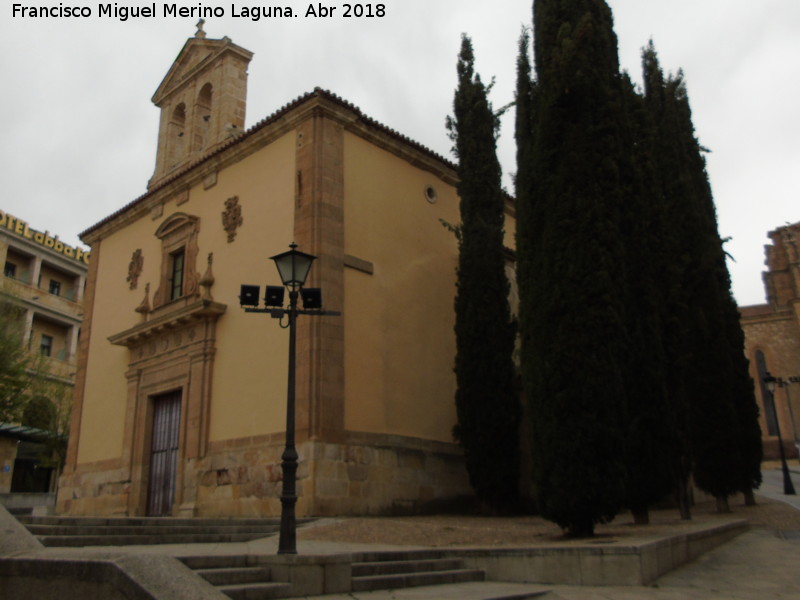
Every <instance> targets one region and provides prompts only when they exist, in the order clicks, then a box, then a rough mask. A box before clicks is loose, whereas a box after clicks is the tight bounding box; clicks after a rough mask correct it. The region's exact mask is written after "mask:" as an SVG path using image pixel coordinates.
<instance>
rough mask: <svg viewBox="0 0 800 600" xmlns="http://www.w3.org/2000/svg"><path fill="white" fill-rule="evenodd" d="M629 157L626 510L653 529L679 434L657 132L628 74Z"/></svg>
mask: <svg viewBox="0 0 800 600" xmlns="http://www.w3.org/2000/svg"><path fill="white" fill-rule="evenodd" d="M620 82H621V86H622V87H621V92H622V97H623V104H624V107H625V113H626V117H627V119H626V122H627V125H628V127H627V129H624V131H625V132H626V134H627V139H626V148H627V150H628V151H627V152H626V153H625V154H623V157H622V159H621V163H620V164H621V166H622V169H621V180H622V181H621V183H622V185H623V189H624V192H625V197H626V202H625V210H624V212H623V218H622V223H623V232H624V238H623V241H624V245H625V268H626V288H625V292H626V293H627V298H626V304H625V306H626V326H627V333H628V342H629V344H630V350H629V353H628V359H629V362H628V369H627V372H626V391H627V393H626V397H625V399H626V404H625V410H624V419H625V423H624V429H625V446H626V448H625V465H626V471H627V478H626V481H627V502H626V504H627V506H628V508H630V510H631V512H632V513H633V515H634V519H635V521H636V523H637V524H646V523H649V507H650V506H652V505H653V504H655V503H657V502H659V501H660V500H662V499H663V498H664V497H665V496H667V495H668V494H669V492H670V491H671V490H672V489H673V487H674V477H673V469H672V457H671V454H672V452H673V451H674V448H675V446H676V437H675V428H674V423H673V422H672V419H671V418H670V411H669V405H668V396H667V387H666V367H667V365H666V356H665V349H664V345H663V337H662V336H663V317H664V314H663V313H664V311H663V306H662V302H663V300H662V290H661V287H660V275H661V273H660V271H659V270H658V268H657V266H658V262H659V261H658V257H659V252H660V245H661V229H660V226H661V219H660V216H661V215H660V213H659V209H660V204H661V203H660V197H659V196H660V194H659V190H658V186H657V177H656V175H655V173H656V165H655V162H654V157H653V155H652V153H651V152H649V147H650V144H649V143H648V142H649V140H650V139H651V138H652V136H653V134H654V128H653V126H652V122H651V121H650V119H649V115H648V113H647V110H646V108H645V106H644V101H643V99H642V97H641V96H640V95H639V94H638V93H637V92H636V90H635V88H634V86H633V83H632V82H631V80H630V78H629V77H628V76H627V74H625V75H623V76H622V77H621V80H620Z"/></svg>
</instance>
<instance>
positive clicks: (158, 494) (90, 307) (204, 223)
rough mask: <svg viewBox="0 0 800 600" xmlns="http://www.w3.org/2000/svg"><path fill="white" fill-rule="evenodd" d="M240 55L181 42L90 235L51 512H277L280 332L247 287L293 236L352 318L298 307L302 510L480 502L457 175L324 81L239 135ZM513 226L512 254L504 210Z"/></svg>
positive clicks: (331, 302)
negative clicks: (463, 432)
mask: <svg viewBox="0 0 800 600" xmlns="http://www.w3.org/2000/svg"><path fill="white" fill-rule="evenodd" d="M250 58H251V53H250V52H248V51H247V50H245V49H243V48H241V47H239V46H237V45H236V44H234V43H232V42H231V40H230V39H228V38H223V39H206V38H205V34H203V32H202V31H198V34H197V35H196V36H195V37H193V38H191V39H189V40H188V42H187V43H186V44H185V45H184V47H183V49H182V50H181V52H180V53H179V54H178V56H177V58H176V59H175V62H174V64H173V65H172V67H171V68H170V69H169V72H168V73H167V75H166V77H165V78H164V80H163V82H162V83H161V84H160V85H159V86H158V90H157V91H156V93H155V95H154V96H153V101H154V102H155V103H156V105H157V106H159V107H160V109H161V121H160V128H159V137H158V148H157V153H156V167H155V172H154V175H153V177H152V179H151V181H150V184H149V188H148V191H147V193H146V194H144V195H143V196H141V197H139V198H137V199H135V200H133V201H132V202H130V203H129V204H127V205H125V206H124V207H122V208H121V209H120V210H119V211H117V212H115V213H114V214H112V215H110V216H108V217H107V218H105V219H103V220H102V221H101V222H99V223H97V224H95V225H93V226H92V227H90V228H89V229H88V230H86V231H85V232H83V234H82V236H81V237H82V239H83V241H85V242H86V243H87V244H89V245H91V248H92V261H91V266H90V271H89V277H88V284H87V310H86V314H87V319H86V322H85V325H84V333H83V336H82V337H81V344H80V349H79V364H78V380H77V383H76V398H75V406H74V412H73V421H72V427H71V437H70V446H69V451H68V456H67V465H66V468H65V473H64V476H63V477H62V479H61V486H60V489H59V498H58V509H59V511H60V512H66V513H71V514H76V515H78V514H121V515H125V514H127V515H143V514H150V515H167V514H171V515H188V516H191V515H197V516H213V515H225V516H242V515H270V514H273V515H274V514H278V513H279V512H280V503H279V496H280V484H281V467H280V462H281V458H280V457H281V453H282V452H283V447H284V431H285V423H286V377H287V360H288V358H287V357H288V337H287V333H286V331H285V330H283V329H281V328H280V327H279V322H278V321H277V320H273V319H270V318H269V316H267V315H258V314H249V313H245V312H244V311H243V310H242V309H241V308H240V306H239V298H238V295H239V291H240V285H241V284H259V285H260V286H261V287H262V291H263V286H264V284H272V285H275V284H280V280H279V279H278V274H277V271H276V269H275V265H274V264H273V263H272V261H270V260H269V257H270V256H271V255H275V254H279V253H281V252H284V251H286V250H287V247H288V245H289V243H291V242H293V241H294V242H296V243H297V244H298V246H299V250H300V251H303V252H306V253H310V254H313V255H315V256H317V257H318V259H317V260H316V262H315V263H314V266H313V268H312V270H311V275H310V280H309V285H310V286H313V287H319V288H321V290H322V294H323V303H324V307H325V308H326V309H328V310H332V311H340V312H341V313H342V315H341V316H323V317H303V316H301V317H300V318H299V319H298V333H297V349H298V352H297V356H298V359H297V360H298V363H297V378H296V385H297V446H298V452H299V454H300V463H299V471H298V496H299V498H298V504H297V511H298V514H299V515H326V514H327V515H332V514H340V515H341V514H378V513H387V512H392V511H409V510H415V509H418V508H420V507H423V506H425V505H428V504H432V503H436V502H443V501H447V500H449V499H452V498H456V497H460V496H463V495H467V494H470V493H471V490H470V487H469V485H468V479H467V474H466V470H465V469H464V466H463V459H462V453H461V450H460V448H459V447H458V446H457V445H456V444H455V443H454V442H453V437H452V428H453V425H454V424H455V418H456V415H455V405H454V393H455V376H454V374H453V365H454V357H455V339H454V333H453V326H454V321H455V317H454V308H453V306H454V305H453V301H454V296H455V270H456V265H457V256H458V244H457V240H456V238H455V236H454V235H453V233H452V232H451V231H448V229H447V228H446V227H444V226H443V224H442V221H444V222H447V223H453V224H455V223H458V222H459V220H460V216H459V207H458V196H457V194H456V188H455V184H456V170H455V166H454V165H453V164H452V163H450V162H448V161H447V160H445V159H444V158H442V157H441V156H438V155H436V154H434V153H433V152H431V151H430V150H428V149H427V148H425V147H423V146H421V145H420V144H418V143H416V142H414V141H412V140H410V139H408V138H406V137H404V136H402V135H400V134H399V133H397V132H395V131H393V130H391V129H389V128H388V127H386V126H384V125H381V124H380V123H377V122H375V121H374V120H372V119H371V118H369V117H368V116H366V115H365V114H364V113H362V112H361V110H359V109H358V108H357V107H355V106H353V105H352V104H350V103H348V102H346V101H345V100H343V99H342V98H340V97H338V96H336V95H334V94H332V93H330V92H327V91H323V90H320V89H315V90H314V91H313V92H310V93H308V94H306V95H305V96H303V97H301V98H299V99H297V100H295V101H293V102H291V103H289V104H287V105H285V106H284V107H283V108H281V109H280V110H278V111H277V112H275V113H274V114H272V115H271V116H269V117H267V118H266V119H264V120H262V121H260V122H259V123H257V124H256V125H255V126H253V127H252V128H250V129H249V130H247V131H242V129H243V124H244V117H245V96H246V83H247V68H248V63H249V61H250ZM506 234H507V236H508V237H507V239H508V240H509V242H507V245H509V246H511V245H512V244H513V239H514V220H513V208H512V206H511V204H510V203H509V207H508V211H507V218H506Z"/></svg>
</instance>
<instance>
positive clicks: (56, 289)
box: [49, 279, 61, 296]
mask: <svg viewBox="0 0 800 600" xmlns="http://www.w3.org/2000/svg"><path fill="white" fill-rule="evenodd" d="M49 290H50V293H51V294H53V295H54V296H60V295H61V282H60V281H56V280H55V279H51V280H50V288H49Z"/></svg>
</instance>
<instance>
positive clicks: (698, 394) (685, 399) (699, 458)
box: [643, 42, 761, 513]
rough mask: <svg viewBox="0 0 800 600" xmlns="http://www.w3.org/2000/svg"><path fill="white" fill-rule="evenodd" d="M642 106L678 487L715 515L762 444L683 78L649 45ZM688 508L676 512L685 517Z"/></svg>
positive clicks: (746, 482) (740, 487) (747, 488)
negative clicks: (647, 121) (648, 128)
mask: <svg viewBox="0 0 800 600" xmlns="http://www.w3.org/2000/svg"><path fill="white" fill-rule="evenodd" d="M643 65H644V71H645V82H646V89H645V98H646V103H647V105H648V107H649V109H650V112H651V115H652V116H653V119H654V121H655V122H656V123H657V126H658V128H659V135H658V138H659V140H660V142H659V147H658V152H659V154H660V159H661V160H660V162H659V168H660V171H661V181H662V185H663V188H662V189H663V193H664V200H665V208H666V209H667V210H665V211H663V214H664V216H665V221H666V222H667V225H666V227H667V228H668V229H669V230H671V234H670V235H668V236H665V248H666V249H667V250H668V254H669V255H670V256H671V257H672V260H673V261H674V264H673V266H672V269H671V270H670V271H667V272H666V276H667V280H668V284H667V290H668V291H667V296H668V298H669V301H668V311H669V323H671V324H673V325H675V326H676V328H675V329H674V330H671V331H669V336H670V341H669V343H668V347H669V348H668V356H669V359H670V365H671V367H672V369H671V370H672V377H671V380H670V384H669V389H670V392H671V402H672V407H673V414H675V415H676V416H677V419H676V423H677V425H678V433H679V436H680V439H681V444H680V446H679V448H680V453H679V455H678V459H679V466H680V468H681V472H680V475H681V479H683V480H685V478H687V477H688V471H689V468H691V471H692V473H693V475H694V479H695V482H696V483H697V485H698V487H700V488H701V489H703V490H705V491H706V492H708V493H710V494H712V495H714V496H715V497H716V498H717V500H718V506H719V507H720V510H727V497H728V496H729V495H731V494H733V493H735V492H737V491H744V492H746V493H747V492H751V491H752V489H753V487H757V486H758V484H759V483H760V478H761V474H760V460H761V435H760V431H759V428H758V421H757V415H758V413H757V408H756V404H755V397H754V394H753V385H752V380H751V379H750V377H749V374H748V372H747V359H746V358H745V356H744V336H743V333H742V331H741V326H740V324H739V314H738V309H737V308H736V304H735V302H734V300H733V297H732V295H731V292H730V276H729V273H728V269H727V265H726V263H725V253H724V250H723V246H722V240H721V239H720V237H719V232H718V228H717V220H716V211H715V209H714V202H713V196H712V193H711V186H710V184H709V181H708V175H707V173H706V169H705V159H704V158H703V156H702V153H701V152H702V150H701V147H700V144H699V142H698V141H697V138H696V137H695V134H694V127H693V125H692V119H691V109H690V107H689V100H688V97H687V94H686V88H685V85H684V82H683V78H682V75H681V74H679V75H678V76H677V77H674V78H670V79H669V80H666V81H665V80H664V77H663V73H662V72H661V69H660V67H659V65H658V59H657V56H656V53H655V49H654V48H653V45H652V42H651V43H650V45H649V46H648V48H647V49H646V50H645V51H644V54H643ZM684 512H688V508H682V513H684Z"/></svg>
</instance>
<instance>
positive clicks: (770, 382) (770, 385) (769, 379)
mask: <svg viewBox="0 0 800 600" xmlns="http://www.w3.org/2000/svg"><path fill="white" fill-rule="evenodd" d="M764 385H766V386H767V390H768V391H769V393H770V394H774V393H775V389H776V388H777V387H778V380H777V379H776V378H775V377H773V376H772V375H771V374H770V372H769V371H767V372H766V373H765V374H764Z"/></svg>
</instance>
